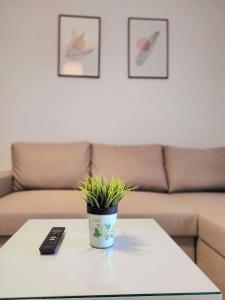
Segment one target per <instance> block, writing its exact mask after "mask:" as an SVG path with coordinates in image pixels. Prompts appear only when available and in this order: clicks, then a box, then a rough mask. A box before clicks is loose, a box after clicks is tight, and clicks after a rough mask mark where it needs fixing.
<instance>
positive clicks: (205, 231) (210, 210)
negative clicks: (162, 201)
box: [179, 193, 225, 257]
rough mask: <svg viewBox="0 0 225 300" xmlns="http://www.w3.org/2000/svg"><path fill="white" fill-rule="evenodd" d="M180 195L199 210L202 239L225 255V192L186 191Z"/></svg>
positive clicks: (200, 235)
mask: <svg viewBox="0 0 225 300" xmlns="http://www.w3.org/2000/svg"><path fill="white" fill-rule="evenodd" d="M179 197H180V201H182V202H185V203H187V204H189V205H191V206H192V207H193V208H195V209H196V210H197V211H198V226H199V237H200V238H201V240H203V241H204V242H205V243H206V244H208V245H210V246H211V247H212V248H213V249H214V250H216V251H217V252H219V253H220V254H221V255H223V256H224V257H225V194H224V193H186V194H181V195H180V196H179Z"/></svg>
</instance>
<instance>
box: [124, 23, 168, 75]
mask: <svg viewBox="0 0 225 300" xmlns="http://www.w3.org/2000/svg"><path fill="white" fill-rule="evenodd" d="M129 22H130V24H129V25H130V37H129V38H130V49H129V51H130V62H129V64H130V75H131V76H137V77H166V76H167V50H168V49H167V22H166V21H165V20H151V19H149V20H145V19H143V20H140V19H136V20H135V19H130V20H129ZM156 31H159V36H158V39H157V41H156V43H155V45H154V48H153V50H152V52H151V53H150V55H149V57H148V58H147V59H146V61H145V63H144V64H143V65H137V63H136V57H137V54H138V52H139V49H138V48H137V41H138V40H139V39H140V38H146V39H149V38H150V36H151V35H152V34H153V33H154V32H156Z"/></svg>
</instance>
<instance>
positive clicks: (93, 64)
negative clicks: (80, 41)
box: [59, 16, 99, 76]
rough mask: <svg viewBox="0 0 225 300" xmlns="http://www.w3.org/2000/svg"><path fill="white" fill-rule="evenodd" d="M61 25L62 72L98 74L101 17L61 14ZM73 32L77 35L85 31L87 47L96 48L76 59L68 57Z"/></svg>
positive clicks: (80, 74) (64, 73)
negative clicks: (67, 51)
mask: <svg viewBox="0 0 225 300" xmlns="http://www.w3.org/2000/svg"><path fill="white" fill-rule="evenodd" d="M60 26H61V27H60V65H59V71H60V74H62V75H75V76H76V75H77V76H82V75H83V76H97V75H98V71H99V70H98V67H99V19H98V18H86V17H67V16H61V22H60ZM73 32H74V33H75V34H76V36H80V35H81V34H83V33H84V40H85V43H86V49H94V50H93V51H92V52H91V53H90V54H88V55H86V56H84V57H81V58H78V59H76V60H71V59H69V58H68V57H66V49H67V47H68V45H70V43H71V40H72V37H73Z"/></svg>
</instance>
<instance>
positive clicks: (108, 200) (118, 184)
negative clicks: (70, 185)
mask: <svg viewBox="0 0 225 300" xmlns="http://www.w3.org/2000/svg"><path fill="white" fill-rule="evenodd" d="M80 190H81V191H82V192H83V195H84V200H85V201H86V202H87V204H88V205H90V206H92V207H96V208H109V207H111V206H117V205H118V203H119V202H120V200H121V199H122V198H123V197H124V196H125V195H126V194H127V193H129V192H131V191H132V190H134V188H133V187H129V186H126V185H125V183H124V181H123V180H122V179H121V178H119V177H117V178H115V177H111V178H110V179H108V180H106V179H104V178H103V177H101V176H93V177H89V176H86V177H85V179H84V181H83V182H82V183H81V185H80Z"/></svg>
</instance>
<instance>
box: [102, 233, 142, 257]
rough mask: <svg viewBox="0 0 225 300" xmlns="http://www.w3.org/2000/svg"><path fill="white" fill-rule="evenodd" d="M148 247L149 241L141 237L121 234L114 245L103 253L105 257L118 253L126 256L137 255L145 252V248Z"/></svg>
mask: <svg viewBox="0 0 225 300" xmlns="http://www.w3.org/2000/svg"><path fill="white" fill-rule="evenodd" d="M146 245H147V241H145V240H143V239H141V238H140V237H139V236H135V235H131V234H127V233H125V232H124V233H121V234H119V235H117V236H116V237H115V240H114V245H113V246H112V247H110V248H107V249H102V253H103V254H105V255H107V256H108V255H112V254H115V253H116V252H121V253H125V254H136V253H140V252H145V249H144V247H145V246H146Z"/></svg>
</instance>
